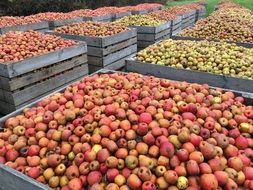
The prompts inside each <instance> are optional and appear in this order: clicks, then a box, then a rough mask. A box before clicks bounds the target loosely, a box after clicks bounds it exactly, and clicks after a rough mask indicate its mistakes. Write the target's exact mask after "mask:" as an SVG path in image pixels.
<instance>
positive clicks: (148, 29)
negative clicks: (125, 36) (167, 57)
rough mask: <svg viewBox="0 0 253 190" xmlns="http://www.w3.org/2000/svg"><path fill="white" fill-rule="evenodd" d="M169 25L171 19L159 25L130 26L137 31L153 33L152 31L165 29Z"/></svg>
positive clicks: (156, 31)
mask: <svg viewBox="0 0 253 190" xmlns="http://www.w3.org/2000/svg"><path fill="white" fill-rule="evenodd" d="M170 26H171V21H168V22H166V23H163V24H161V25H159V26H130V27H131V28H136V29H137V33H146V34H154V33H158V32H161V31H163V30H166V29H168V28H170Z"/></svg>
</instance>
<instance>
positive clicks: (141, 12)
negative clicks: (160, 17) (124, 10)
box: [131, 10, 148, 15]
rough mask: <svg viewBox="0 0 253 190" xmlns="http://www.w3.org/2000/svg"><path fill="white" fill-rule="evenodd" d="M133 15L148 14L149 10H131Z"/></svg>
mask: <svg viewBox="0 0 253 190" xmlns="http://www.w3.org/2000/svg"><path fill="white" fill-rule="evenodd" d="M131 13H132V15H143V14H147V13H148V10H141V11H131Z"/></svg>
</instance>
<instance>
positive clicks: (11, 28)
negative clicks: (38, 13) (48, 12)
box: [0, 21, 49, 34]
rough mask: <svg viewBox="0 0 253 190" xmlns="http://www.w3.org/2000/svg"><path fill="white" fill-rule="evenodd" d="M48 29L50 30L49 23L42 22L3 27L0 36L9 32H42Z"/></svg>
mask: <svg viewBox="0 0 253 190" xmlns="http://www.w3.org/2000/svg"><path fill="white" fill-rule="evenodd" d="M48 28H49V24H48V22H47V21H42V22H39V23H31V24H24V25H14V26H6V27H2V28H0V34H5V33H7V32H9V31H27V30H41V29H48Z"/></svg>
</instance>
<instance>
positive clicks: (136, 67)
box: [126, 57, 253, 98]
mask: <svg viewBox="0 0 253 190" xmlns="http://www.w3.org/2000/svg"><path fill="white" fill-rule="evenodd" d="M126 71H129V72H137V73H141V74H144V75H154V76H157V77H161V78H166V79H171V80H177V81H187V82H193V83H200V84H206V83H207V84H209V85H210V86H215V87H220V88H225V89H230V90H234V91H240V92H241V93H243V94H244V95H245V96H246V97H247V96H249V97H251V98H253V80H250V79H242V78H237V77H231V76H226V75H217V74H212V73H207V72H201V71H193V70H186V69H177V68H174V67H170V66H162V65H157V64H151V63H143V62H140V61H138V60H136V58H135V57H132V58H129V59H127V60H126Z"/></svg>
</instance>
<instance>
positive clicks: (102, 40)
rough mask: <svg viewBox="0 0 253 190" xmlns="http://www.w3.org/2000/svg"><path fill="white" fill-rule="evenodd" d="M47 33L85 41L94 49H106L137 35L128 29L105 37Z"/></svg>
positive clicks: (134, 31) (133, 30)
mask: <svg viewBox="0 0 253 190" xmlns="http://www.w3.org/2000/svg"><path fill="white" fill-rule="evenodd" d="M47 33H49V34H54V35H57V36H61V37H64V38H67V39H72V40H78V41H85V42H86V43H87V45H88V46H95V47H107V46H109V45H112V44H115V43H118V42H121V41H124V40H126V39H129V38H132V37H134V36H136V34H137V33H136V30H135V29H130V30H128V31H125V32H120V33H118V34H115V35H112V36H106V37H89V36H78V35H70V34H63V33H57V32H54V31H48V32H47Z"/></svg>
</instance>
